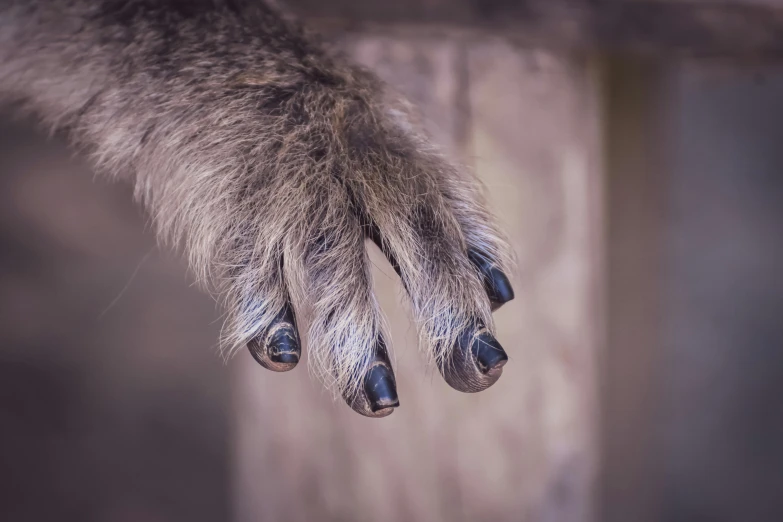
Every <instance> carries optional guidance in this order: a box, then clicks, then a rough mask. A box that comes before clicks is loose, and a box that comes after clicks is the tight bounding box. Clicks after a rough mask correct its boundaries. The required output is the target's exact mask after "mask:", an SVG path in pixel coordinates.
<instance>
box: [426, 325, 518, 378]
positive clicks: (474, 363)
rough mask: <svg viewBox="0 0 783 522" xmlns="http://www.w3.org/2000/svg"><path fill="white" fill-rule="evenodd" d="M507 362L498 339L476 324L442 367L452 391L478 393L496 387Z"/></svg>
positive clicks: (462, 336)
mask: <svg viewBox="0 0 783 522" xmlns="http://www.w3.org/2000/svg"><path fill="white" fill-rule="evenodd" d="M507 362H508V355H506V351H505V350H503V347H502V346H500V343H498V341H497V339H495V337H494V336H493V335H492V334H491V333H489V332H488V331H487V330H486V329H485V328H484V325H483V324H481V322H480V321H476V323H475V324H474V325H473V326H472V327H470V328H468V329H467V330H465V331H464V332H463V333H462V335H461V336H460V338H459V340H458V341H457V346H456V347H455V350H454V352H453V353H452V356H451V358H450V359H449V360H447V361H444V362H442V363H441V364H440V365H439V366H438V368H439V369H440V372H441V374H442V375H443V378H444V379H446V382H447V383H448V384H449V386H451V387H452V388H454V389H456V390H459V391H462V392H466V393H476V392H480V391H482V390H486V389H487V388H489V387H490V386H492V385H493V384H495V383H496V382H497V380H498V379H500V376H501V374H502V373H503V366H505V364H506V363H507Z"/></svg>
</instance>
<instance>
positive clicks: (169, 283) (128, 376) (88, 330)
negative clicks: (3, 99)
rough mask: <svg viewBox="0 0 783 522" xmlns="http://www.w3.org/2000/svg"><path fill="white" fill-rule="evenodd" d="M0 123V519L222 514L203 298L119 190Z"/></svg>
mask: <svg viewBox="0 0 783 522" xmlns="http://www.w3.org/2000/svg"><path fill="white" fill-rule="evenodd" d="M0 122H1V123H0V158H2V160H0V426H2V430H0V447H2V448H3V451H2V452H0V470H2V471H1V472H0V473H1V474H2V476H3V480H2V482H3V486H2V487H1V488H0V519H2V520H8V521H23V520H24V521H36V522H37V521H46V520H84V521H89V520H101V521H118V522H123V521H129V522H130V521H138V520H145V521H163V520H189V521H199V520H203V521H210V522H213V521H216V520H227V519H228V518H229V515H228V513H229V502H228V498H229V469H228V466H229V452H228V426H229V423H228V412H229V404H228V402H229V400H228V398H229V390H228V383H227V381H228V372H227V371H226V368H225V366H224V365H222V364H221V361H220V359H219V357H218V356H217V355H216V351H215V346H214V343H215V340H216V339H217V337H218V329H219V326H220V323H219V321H218V312H217V310H216V309H215V306H214V304H213V302H212V301H211V299H210V298H208V297H207V296H205V295H204V294H202V293H201V292H199V291H198V290H196V289H195V288H193V287H192V286H191V282H190V280H189V279H188V278H187V276H186V271H185V269H184V267H183V266H182V264H181V263H180V262H179V261H178V260H177V258H176V256H174V255H165V254H162V253H161V251H160V250H159V249H158V248H157V247H156V246H155V240H154V237H153V234H152V232H151V231H150V230H148V229H146V228H145V218H144V217H143V216H142V214H141V211H140V210H139V208H138V207H137V206H136V205H134V203H133V201H132V197H131V193H130V189H129V187H128V186H126V185H119V184H115V185H112V184H109V183H105V182H100V183H96V182H95V180H94V179H93V175H92V174H91V172H90V171H89V169H88V168H86V167H85V166H84V165H83V164H82V163H80V162H78V161H76V160H74V159H72V153H71V152H70V151H68V150H66V149H65V148H64V146H63V145H62V144H61V143H59V142H49V143H46V142H45V141H44V140H43V138H41V137H40V135H38V134H35V133H33V132H32V131H30V130H29V129H28V128H27V127H25V126H23V125H19V124H12V123H9V121H8V120H6V119H0Z"/></svg>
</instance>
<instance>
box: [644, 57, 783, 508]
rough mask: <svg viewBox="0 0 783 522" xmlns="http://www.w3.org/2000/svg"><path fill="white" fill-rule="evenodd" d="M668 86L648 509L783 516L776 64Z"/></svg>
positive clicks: (781, 82) (780, 100)
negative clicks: (653, 490)
mask: <svg viewBox="0 0 783 522" xmlns="http://www.w3.org/2000/svg"><path fill="white" fill-rule="evenodd" d="M668 89H669V90H668V92H669V96H670V98H669V100H670V106H669V107H670V108H669V111H670V112H669V117H668V118H667V122H668V123H667V125H668V130H669V132H670V133H671V135H672V138H673V139H672V147H671V151H670V158H669V162H670V166H671V171H670V172H671V177H670V178H669V180H668V183H667V189H666V198H667V207H666V208H667V213H666V217H665V220H664V222H663V226H664V230H665V243H664V245H665V248H664V252H665V255H664V258H663V262H664V267H665V273H666V276H667V277H666V280H665V283H664V284H665V290H666V292H665V296H666V298H665V303H664V304H665V308H664V316H663V317H664V319H665V323H664V328H663V336H662V341H663V342H662V346H661V356H660V366H659V368H660V369H659V370H658V373H659V375H660V379H659V384H658V388H657V391H658V396H659V397H660V401H659V404H660V406H659V407H658V408H657V409H656V410H655V411H653V412H651V415H652V416H653V418H654V419H655V421H656V423H657V424H658V426H659V428H658V429H657V430H656V433H657V435H658V437H659V439H658V440H659V444H660V445H659V446H658V448H657V450H658V451H659V452H660V453H659V454H660V455H661V457H662V458H661V459H659V460H660V467H659V468H658V470H659V473H660V475H659V479H660V482H661V505H662V511H661V518H660V520H665V521H666V522H735V521H742V522H765V521H772V520H783V407H782V406H781V398H783V147H781V143H783V67H781V66H779V65H778V66H766V67H751V66H745V67H739V66H734V67H727V66H725V65H722V64H709V63H707V64H698V63H692V62H688V63H684V64H681V65H680V66H679V67H676V68H674V69H673V71H672V74H671V80H670V81H669V83H668Z"/></svg>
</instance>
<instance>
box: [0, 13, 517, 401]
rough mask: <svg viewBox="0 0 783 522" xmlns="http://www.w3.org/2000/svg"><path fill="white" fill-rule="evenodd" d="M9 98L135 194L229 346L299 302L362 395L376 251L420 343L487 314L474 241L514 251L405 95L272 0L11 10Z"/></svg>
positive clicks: (313, 339) (332, 366)
mask: <svg viewBox="0 0 783 522" xmlns="http://www.w3.org/2000/svg"><path fill="white" fill-rule="evenodd" d="M0 6H2V7H0V95H1V96H2V98H3V99H4V100H6V101H11V102H15V105H16V106H17V107H19V108H20V109H21V110H23V111H26V112H28V113H32V114H34V115H35V117H37V118H38V119H40V121H41V122H43V123H44V124H45V125H46V126H47V128H48V129H49V130H51V131H53V132H63V133H65V134H66V135H67V136H68V138H69V140H70V141H71V142H72V143H73V144H74V146H75V147H77V148H78V149H79V150H80V151H83V152H85V153H86V154H87V155H88V156H89V157H90V158H91V160H92V161H93V163H94V166H95V169H96V170H97V171H98V172H101V173H105V174H107V175H108V176H111V177H113V178H120V179H125V180H128V181H130V182H131V183H133V185H134V187H135V194H136V196H137V197H138V199H139V200H140V201H141V202H143V204H144V205H145V207H146V208H147V209H148V211H149V213H150V215H151V218H152V221H153V223H154V226H155V229H156V231H157V233H158V235H159V237H160V238H161V239H162V240H163V241H165V242H166V243H168V244H172V245H177V246H179V247H180V248H181V249H182V250H183V251H184V253H185V255H186V256H187V259H188V261H189V264H190V266H191V267H192V270H193V272H194V273H195V276H196V278H197V280H198V282H199V283H200V284H202V285H203V286H204V287H205V288H207V289H208V290H210V291H211V292H212V293H213V294H214V295H215V296H216V297H217V298H219V299H220V301H221V303H222V304H223V305H224V306H225V309H226V313H227V320H226V324H225V328H224V331H225V335H224V340H223V346H224V347H225V350H226V353H231V352H233V351H235V350H236V349H237V348H238V347H243V346H245V345H246V344H247V343H248V342H249V341H250V340H251V339H253V338H254V337H256V336H257V335H260V334H261V333H262V332H265V331H267V329H268V327H269V325H270V324H271V321H272V320H273V319H274V318H275V317H276V316H277V315H278V313H279V312H280V310H282V309H283V308H284V307H285V306H286V303H287V302H288V301H289V300H290V301H291V302H292V303H293V305H294V307H295V308H296V309H297V311H298V312H300V311H302V310H304V309H308V310H309V312H308V314H307V316H308V317H309V334H308V336H307V337H308V349H309V354H310V361H311V365H312V368H313V369H314V370H316V372H317V373H318V375H320V376H321V377H322V378H323V379H324V380H325V382H326V384H327V385H328V386H329V387H330V388H332V389H333V390H334V391H335V392H337V393H339V394H342V395H346V396H350V395H352V394H354V393H355V392H356V386H358V382H359V379H357V378H356V377H357V376H360V375H363V374H364V372H365V371H366V370H367V368H368V365H369V364H370V359H371V358H370V355H371V353H370V352H371V348H372V346H373V345H374V342H375V340H376V339H378V338H379V337H381V338H383V337H386V338H387V339H388V336H385V334H384V332H383V331H384V321H383V318H382V314H381V311H380V309H379V306H378V302H377V300H376V298H375V297H374V295H373V290H372V284H371V276H370V264H369V262H368V258H367V253H366V250H365V246H364V242H365V238H366V236H367V229H368V228H369V227H376V229H377V230H378V231H379V233H380V236H381V237H382V243H383V247H384V249H385V250H386V251H387V252H388V253H389V254H390V255H392V256H393V257H394V259H396V262H397V264H398V265H399V270H400V274H401V277H402V280H403V283H404V285H405V287H406V289H408V292H409V295H410V299H411V302H412V310H413V313H414V317H415V320H416V322H417V324H418V326H419V332H420V337H421V345H422V346H423V347H425V348H426V349H427V351H428V353H429V354H431V356H432V357H433V358H434V359H435V360H436V361H438V362H440V363H442V362H443V361H447V360H448V359H449V356H450V352H451V350H453V347H454V346H455V344H456V341H457V338H458V336H459V335H460V333H461V332H462V331H463V330H464V329H466V328H469V327H470V326H471V325H472V324H474V321H475V320H477V319H478V320H480V321H481V322H482V323H483V324H484V325H486V327H487V328H488V329H489V330H490V331H492V330H493V328H494V327H493V321H492V317H491V310H490V304H489V302H488V300H487V296H486V294H485V291H484V288H483V286H482V280H481V277H480V274H479V273H478V272H477V270H476V268H474V267H473V265H472V264H471V263H470V262H469V260H468V258H467V256H466V251H467V249H468V248H473V249H475V250H477V251H480V252H482V254H483V255H484V256H485V257H487V258H488V259H489V260H490V261H491V262H492V263H493V264H495V265H496V266H498V267H500V268H501V269H502V270H504V271H508V270H509V269H510V266H509V265H510V261H511V258H510V255H509V249H508V246H507V244H506V242H505V241H504V240H503V238H502V236H501V234H500V233H499V232H498V230H497V229H496V227H495V225H494V224H493V221H492V219H491V217H490V214H489V213H488V211H487V210H486V208H485V206H484V203H483V197H482V195H481V189H480V187H479V184H478V183H477V181H476V180H475V179H474V178H473V177H472V176H471V175H469V174H467V173H466V172H464V171H462V170H460V169H457V168H455V167H454V166H453V165H452V164H450V163H449V162H448V161H447V160H446V159H445V158H444V157H443V156H441V154H440V153H439V152H438V151H437V149H436V148H435V147H434V146H433V145H432V144H431V143H430V142H429V140H428V138H427V137H426V136H425V135H424V134H423V133H422V132H421V130H420V126H419V125H418V124H417V123H416V121H415V118H414V117H412V116H411V114H412V112H411V109H410V107H408V105H407V102H405V100H403V99H402V98H400V97H399V96H397V95H395V94H393V93H392V92H391V91H390V90H389V89H388V88H387V87H385V86H384V85H383V84H382V83H381V82H380V81H379V80H378V79H377V78H376V77H375V76H374V75H373V74H371V73H370V72H368V71H365V70H362V69H361V68H359V67H357V66H355V65H353V64H351V63H349V62H348V61H346V60H344V59H343V58H342V57H341V56H338V55H335V54H334V53H332V52H331V51H329V50H327V49H326V48H325V47H324V46H323V45H322V44H320V43H317V42H316V40H315V39H314V38H313V37H312V36H310V35H308V34H306V33H305V32H304V31H303V30H302V29H301V28H300V27H298V26H297V24H295V23H293V22H291V21H290V20H289V19H287V18H285V17H284V16H282V15H281V14H279V13H278V12H277V11H276V10H275V9H273V8H271V7H269V6H268V5H267V4H264V3H262V2H254V3H252V4H251V3H249V2H248V3H244V2H240V1H238V0H237V1H230V0H225V1H218V0H214V1H210V0H193V1H186V0H165V1H157V2H156V1H152V0H127V1H117V0H95V1H89V0H48V1H47V0H19V1H10V0H0Z"/></svg>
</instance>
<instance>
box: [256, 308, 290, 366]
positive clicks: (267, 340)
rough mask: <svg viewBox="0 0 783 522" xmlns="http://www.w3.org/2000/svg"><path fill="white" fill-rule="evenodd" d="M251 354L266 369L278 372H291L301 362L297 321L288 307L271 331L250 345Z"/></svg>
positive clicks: (272, 325) (276, 319)
mask: <svg viewBox="0 0 783 522" xmlns="http://www.w3.org/2000/svg"><path fill="white" fill-rule="evenodd" d="M248 348H249V349H250V354H251V355H252V356H253V358H254V359H255V360H256V361H257V362H258V363H259V364H260V365H261V366H263V367H264V368H267V369H269V370H272V371H276V372H285V371H288V370H291V369H293V368H294V366H296V364H297V363H298V362H299V357H300V354H301V351H302V349H301V347H300V344H299V335H298V334H297V332H296V320H295V319H294V312H293V310H292V309H291V307H290V306H286V307H285V308H284V309H283V310H282V311H281V312H280V313H279V314H278V316H277V317H275V319H274V320H273V321H272V324H271V325H270V326H269V329H268V330H266V331H265V332H263V333H262V334H261V335H259V336H257V337H256V338H255V339H253V340H252V341H250V343H248Z"/></svg>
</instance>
